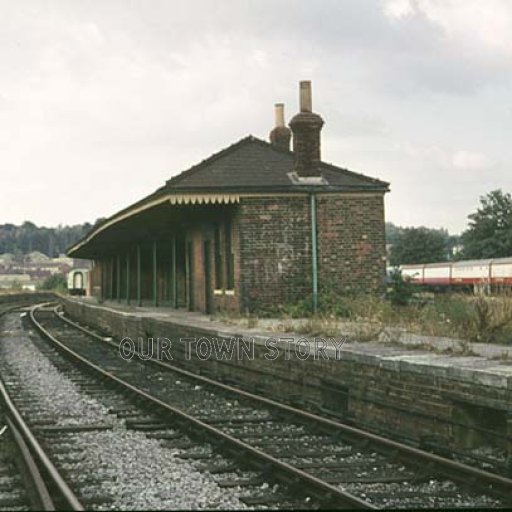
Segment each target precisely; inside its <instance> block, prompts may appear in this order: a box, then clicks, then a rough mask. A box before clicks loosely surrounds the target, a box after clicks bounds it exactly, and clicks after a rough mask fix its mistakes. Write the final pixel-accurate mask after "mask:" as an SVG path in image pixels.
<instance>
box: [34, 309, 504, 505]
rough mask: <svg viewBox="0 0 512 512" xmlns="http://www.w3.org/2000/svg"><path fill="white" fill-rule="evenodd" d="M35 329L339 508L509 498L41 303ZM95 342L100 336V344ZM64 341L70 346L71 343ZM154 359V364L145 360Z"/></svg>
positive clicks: (470, 477)
mask: <svg viewBox="0 0 512 512" xmlns="http://www.w3.org/2000/svg"><path fill="white" fill-rule="evenodd" d="M31 319H32V321H33V322H34V325H35V326H36V327H37V329H38V330H39V331H40V332H41V333H42V334H43V335H44V336H45V337H46V338H47V339H49V340H51V341H52V343H53V344H54V345H55V346H57V347H59V349H60V350H62V351H64V352H65V353H66V354H67V356H68V357H71V358H73V360H74V361H75V362H78V363H79V364H81V365H83V366H84V367H87V368H88V369H90V370H93V371H95V372H96V373H98V374H101V375H102V376H103V377H104V378H105V379H108V380H109V381H110V382H113V383H115V384H116V385H117V386H121V387H123V388H124V389H126V390H129V391H130V393H132V394H134V395H135V396H137V397H138V398H139V399H141V400H144V401H146V402H147V403H151V404H153V406H156V408H157V409H158V410H159V411H161V413H162V414H164V415H169V414H170V415H172V416H173V418H175V419H176V418H178V419H179V421H180V422H181V423H185V424H188V425H190V426H192V427H193V429H194V430H195V431H196V432H201V433H202V435H203V436H206V437H208V438H209V439H214V440H215V441H214V442H215V443H217V444H220V445H222V446H223V447H224V448H225V447H226V446H228V447H229V449H230V450H233V451H235V452H238V453H239V454H242V456H243V457H245V459H246V462H251V463H252V464H253V465H255V466H259V467H262V466H264V467H266V468H267V471H268V472H270V473H271V474H272V476H273V477H275V478H278V479H281V480H284V481H288V482H293V483H295V484H296V485H298V486H299V487H301V488H302V490H306V489H307V491H306V492H311V493H312V494H313V495H315V496H316V497H318V498H320V499H321V500H322V504H323V505H324V506H325V505H329V506H337V507H347V506H348V507H351V508H356V507H357V508H372V507H378V508H382V507H400V506H401V507H404V506H405V507H431V506H437V507H456V506H464V507H482V506H507V505H508V506H510V504H511V503H512V497H511V489H512V481H511V480H509V479H507V478H504V477H501V476H497V475H493V474H490V473H487V472H485V471H481V470H478V469H475V468H472V467H469V466H466V465H463V464H460V463H457V462H454V461H451V460H448V459H443V458H441V457H438V456H436V455H432V454H429V453H426V452H423V451H421V450H417V449H415V448H411V447H409V446H406V445H402V444H400V443H396V442H394V441H390V440H388V439H384V438H382V437H379V436H376V435H374V434H371V433H368V432H365V431H362V430H359V429H356V428H353V427H348V426H346V425H344V424H342V423H338V422H335V421H332V420H328V419H325V418H321V417H319V416H316V415H313V414H311V413H307V412H304V411H301V410H298V409H295V408H293V407H290V406H286V405H282V404H279V403H276V402H274V401H272V400H269V399H267V398H264V397H260V396H257V395H254V394H250V393H247V392H244V391H240V390H238V389H236V388H233V387H230V386H227V385H225V384H222V383H218V382H215V381H213V380H211V379H207V378H205V377H201V376H197V375H194V374H192V373H190V372H187V371H185V370H182V369H180V368H177V367H174V366H171V365H169V364H167V363H163V362H159V361H144V362H143V361H135V360H132V361H130V363H127V362H126V361H124V360H123V359H122V358H121V357H119V355H118V353H117V350H113V348H114V347H115V348H116V349H117V345H116V344H115V343H114V342H112V341H106V340H105V339H104V338H103V337H101V336H99V335H98V334H97V333H94V332H92V331H90V330H89V329H87V328H84V327H83V326H79V325H77V324H75V323H73V322H71V321H70V320H69V319H63V318H62V317H61V315H58V314H56V311H38V308H37V307H36V308H34V309H33V310H32V312H31ZM100 341H101V343H100ZM69 345H72V347H73V349H71V348H70V346H69ZM149 363H153V364H154V365H155V366H153V368H152V370H151V371H148V364H149Z"/></svg>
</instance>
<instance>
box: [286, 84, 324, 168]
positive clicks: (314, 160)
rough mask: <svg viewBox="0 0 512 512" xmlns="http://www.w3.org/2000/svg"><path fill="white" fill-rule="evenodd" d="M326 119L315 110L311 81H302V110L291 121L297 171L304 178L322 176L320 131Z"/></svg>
mask: <svg viewBox="0 0 512 512" xmlns="http://www.w3.org/2000/svg"><path fill="white" fill-rule="evenodd" d="M323 125H324V120H323V119H322V118H321V117H320V116H319V115H318V114H315V113H314V112H313V107H312V95H311V82H310V81H309V80H307V81H302V82H300V112H299V113H298V114H296V115H295V116H294V117H293V118H292V120H291V121H290V128H291V129H292V132H293V152H294V153H295V172H296V173H297V174H298V175H299V176H300V177H303V178H307V177H312V176H320V165H319V164H320V131H321V130H322V126H323Z"/></svg>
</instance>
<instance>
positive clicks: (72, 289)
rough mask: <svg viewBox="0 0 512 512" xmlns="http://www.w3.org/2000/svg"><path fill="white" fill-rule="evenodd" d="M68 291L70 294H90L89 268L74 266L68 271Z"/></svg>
mask: <svg viewBox="0 0 512 512" xmlns="http://www.w3.org/2000/svg"><path fill="white" fill-rule="evenodd" d="M68 293H69V294H70V295H90V293H89V269H87V268H74V269H73V270H71V271H70V272H69V273H68Z"/></svg>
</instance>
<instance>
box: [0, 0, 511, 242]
mask: <svg viewBox="0 0 512 512" xmlns="http://www.w3.org/2000/svg"><path fill="white" fill-rule="evenodd" d="M0 66H1V67H0V223H4V222H12V223H21V222H23V221H24V220H31V221H33V222H35V223H36V224H38V225H47V226H55V225H57V224H59V223H62V224H73V223H79V222H85V221H90V222H93V221H94V220H95V219H96V218H98V217H102V216H108V215H111V214H112V213H114V212H115V211H117V210H119V209H120V208H122V207H125V206H127V205H128V204H130V203H131V202H133V201H135V200H138V199H140V198H141V197H142V196H144V195H146V194H148V193H150V192H152V191H153V190H154V189H156V188H157V187H159V186H160V185H161V184H163V182H164V181H165V180H166V179H168V178H170V177H171V176H172V175H174V174H176V173H178V172H180V171H181V170H183V169H185V168H187V167H189V166H190V165H192V164H194V163H196V162H197V161H199V160H201V159H203V158H205V157H207V156H208V155H210V154H211V153H212V152H215V151H218V150H219V149H221V148H223V147H225V146H226V145H229V144H231V143H232V142H234V141H236V140H238V139H240V138H242V137H244V136H246V135H247V134H249V133H251V134H253V135H255V136H257V137H260V138H266V137H267V135H268V132H269V130H270V129H271V128H272V122H273V104H274V103H275V102H278V101H282V102H284V103H285V104H286V113H287V118H288V119H289V118H290V117H291V116H292V115H293V114H294V113H295V112H296V111H297V108H298V82H299V80H302V79H310V80H312V82H313V107H314V110H315V111H317V112H318V113H320V114H321V115H322V116H323V117H324V119H325V121H326V124H325V126H324V129H323V134H322V144H323V146H322V156H323V159H324V160H326V161H329V162H332V163H335V164H337V165H340V166H343V167H348V168H349V169H352V170H355V171H358V172H363V173H365V174H368V175H370V176H374V177H378V178H381V179H384V180H386V181H390V182H391V193H390V194H388V195H387V199H386V216H387V220H390V221H392V222H394V223H396V224H400V225H426V226H430V227H446V228H448V229H449V230H450V231H451V232H455V233H456V232H460V231H461V230H462V229H464V227H465V226H466V220H467V219H466V217H467V215H468V214H469V213H471V212H472V211H474V210H475V208H476V207H477V205H478V199H479V197H480V196H481V195H484V194H486V193H487V192H489V191H490V190H493V189H495V188H503V189H505V190H510V189H511V188H512V186H511V185H512V166H511V165H510V164H511V161H512V144H511V141H512V130H511V128H512V94H511V91H512V88H511V86H512V83H511V82H512V80H511V70H512V2H510V1H508V0H502V1H501V0H485V1H484V0H321V1H317V2H314V1H313V0H289V1H288V0H257V1H249V0H211V1H209V0H196V1H193V0H184V1H181V0H180V1H178V0H88V1H87V2H85V1H81V0H59V1H46V0H45V1H42V0H41V1H30V0H21V1H16V0H0Z"/></svg>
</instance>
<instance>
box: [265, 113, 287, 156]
mask: <svg viewBox="0 0 512 512" xmlns="http://www.w3.org/2000/svg"><path fill="white" fill-rule="evenodd" d="M274 109H275V116H276V121H275V126H274V128H273V129H272V131H271V132H270V135H269V138H270V142H271V144H272V145H273V146H276V147H278V148H281V149H286V150H287V151H289V150H290V139H291V137H292V132H291V131H290V129H289V128H288V127H287V126H285V124H284V104H283V103H276V104H275V107H274Z"/></svg>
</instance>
